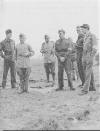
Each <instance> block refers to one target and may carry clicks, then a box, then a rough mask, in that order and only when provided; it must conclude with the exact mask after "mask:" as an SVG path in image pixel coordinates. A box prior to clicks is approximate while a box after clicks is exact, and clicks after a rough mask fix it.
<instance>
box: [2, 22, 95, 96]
mask: <svg viewBox="0 0 100 131" xmlns="http://www.w3.org/2000/svg"><path fill="white" fill-rule="evenodd" d="M76 31H77V34H78V39H77V41H76V43H74V42H73V41H72V39H71V38H66V37H65V30H63V29H61V30H59V31H58V34H59V39H58V40H57V41H56V42H53V41H50V37H49V36H48V35H45V36H44V38H45V42H43V44H42V47H41V51H40V52H41V53H42V55H43V56H44V67H45V72H46V77H47V82H48V83H49V80H50V79H49V76H50V74H51V75H52V79H53V81H52V84H53V86H54V85H55V62H56V58H57V60H58V88H57V89H56V91H61V90H63V87H64V78H63V75H64V70H65V72H66V74H67V79H68V86H69V87H70V90H72V91H74V90H75V88H74V87H73V80H75V74H76V76H77V79H78V78H80V80H81V82H82V84H81V85H79V86H80V87H81V89H82V91H81V93H80V95H84V94H87V93H88V92H89V91H96V89H95V84H94V74H93V69H92V67H93V58H94V56H95V54H96V49H95V48H94V47H95V45H96V43H97V41H96V37H95V35H93V34H92V33H91V32H90V27H89V25H88V24H83V25H82V26H77V27H76ZM5 34H6V38H5V40H3V41H2V42H0V55H1V57H2V58H3V59H4V71H3V80H2V88H3V89H4V88H5V87H6V81H7V74H8V71H9V69H10V73H11V87H12V88H16V72H17V74H18V76H19V79H20V84H19V86H20V91H19V93H23V92H28V81H29V76H30V73H31V66H30V65H31V64H30V57H31V56H33V55H34V51H33V50H32V48H31V46H30V45H28V44H26V36H25V35H24V34H20V35H19V40H20V43H19V44H17V45H16V46H15V42H14V41H13V40H12V39H11V37H12V30H11V29H8V30H6V31H5Z"/></svg>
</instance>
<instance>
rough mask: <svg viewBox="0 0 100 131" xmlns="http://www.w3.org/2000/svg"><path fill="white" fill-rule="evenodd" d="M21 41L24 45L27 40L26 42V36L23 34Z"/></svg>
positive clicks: (20, 36)
mask: <svg viewBox="0 0 100 131" xmlns="http://www.w3.org/2000/svg"><path fill="white" fill-rule="evenodd" d="M19 40H20V42H21V43H24V42H25V40H26V36H25V35H24V34H22V33H21V34H20V35H19Z"/></svg>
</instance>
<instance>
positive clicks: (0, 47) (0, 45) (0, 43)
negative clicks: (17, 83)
mask: <svg viewBox="0 0 100 131" xmlns="http://www.w3.org/2000/svg"><path fill="white" fill-rule="evenodd" d="M0 56H1V57H2V58H4V52H3V42H0Z"/></svg>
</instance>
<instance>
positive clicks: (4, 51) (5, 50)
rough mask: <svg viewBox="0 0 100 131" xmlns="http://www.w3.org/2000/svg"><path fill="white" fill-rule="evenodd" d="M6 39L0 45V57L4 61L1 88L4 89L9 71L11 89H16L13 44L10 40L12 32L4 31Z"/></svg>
mask: <svg viewBox="0 0 100 131" xmlns="http://www.w3.org/2000/svg"><path fill="white" fill-rule="evenodd" d="M5 33H6V38H5V40H3V41H2V42H1V43H0V55H1V57H2V58H3V59H4V71H3V80H2V88H5V87H6V81H7V75H8V71H9V69H10V74H11V87H12V88H15V87H16V71H15V42H14V41H13V40H12V39H11V37H12V30H11V29H8V30H6V32H5Z"/></svg>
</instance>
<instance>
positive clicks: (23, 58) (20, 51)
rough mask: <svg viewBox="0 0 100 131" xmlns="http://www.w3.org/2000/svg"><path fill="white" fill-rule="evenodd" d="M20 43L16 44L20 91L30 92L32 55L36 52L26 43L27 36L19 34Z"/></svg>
mask: <svg viewBox="0 0 100 131" xmlns="http://www.w3.org/2000/svg"><path fill="white" fill-rule="evenodd" d="M19 40H20V43H19V44H17V45H16V67H17V74H18V76H19V78H20V91H19V92H18V93H20V94H21V93H24V92H28V82H29V76H30V73H31V63H30V57H32V56H33V55H34V54H35V53H34V51H33V49H32V47H31V46H30V45H28V44H26V36H25V35H24V34H20V35H19Z"/></svg>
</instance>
